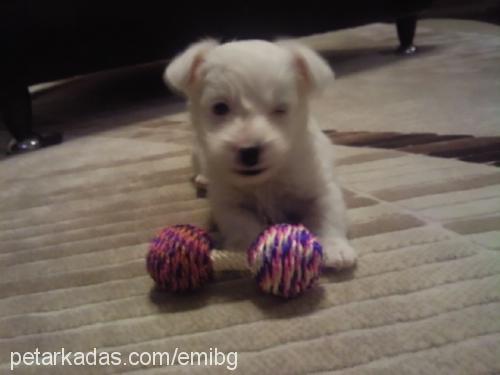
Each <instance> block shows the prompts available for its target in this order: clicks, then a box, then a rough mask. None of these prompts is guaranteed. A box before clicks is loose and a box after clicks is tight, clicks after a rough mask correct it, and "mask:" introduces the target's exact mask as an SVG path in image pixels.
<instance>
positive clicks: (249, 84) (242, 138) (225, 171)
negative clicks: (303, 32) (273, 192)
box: [165, 40, 333, 185]
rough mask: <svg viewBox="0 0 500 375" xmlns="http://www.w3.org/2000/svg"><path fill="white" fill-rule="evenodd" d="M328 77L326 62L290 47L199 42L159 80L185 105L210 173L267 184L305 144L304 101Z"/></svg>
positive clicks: (288, 44)
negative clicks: (186, 101) (184, 100)
mask: <svg viewBox="0 0 500 375" xmlns="http://www.w3.org/2000/svg"><path fill="white" fill-rule="evenodd" d="M332 79H333V73H332V71H331V69H330V67H329V66H328V65H327V63H326V62H325V61H324V60H322V59H321V58H320V57H319V56H318V55H317V54H316V53H315V52H313V51H312V50H311V49H309V48H307V47H305V46H302V45H300V44H297V43H293V42H279V43H270V42H265V41H258V40H251V41H238V42H231V43H226V44H222V45H220V44H218V43H217V42H216V41H214V40H204V41H201V42H199V43H196V44H194V45H192V46H191V47H189V48H188V49H187V50H186V51H185V52H184V53H182V54H181V55H179V56H178V57H176V58H175V59H174V60H173V61H172V63H171V64H170V65H169V66H168V67H167V69H166V71H165V80H166V81H167V83H168V84H169V85H170V86H171V87H173V88H174V89H175V90H177V91H180V92H181V93H183V94H184V95H185V96H187V98H188V99H189V108H190V114H191V120H192V122H193V125H194V127H195V130H196V133H197V136H198V139H199V141H200V144H201V146H202V147H203V148H204V154H205V157H206V158H207V165H208V167H209V168H210V169H211V171H212V173H216V174H217V176H218V177H220V176H223V177H224V178H226V179H228V180H229V181H231V182H233V183H235V184H240V185H241V184H251V183H259V182H262V181H265V180H266V179H267V178H269V177H270V176H272V175H273V173H275V172H276V171H277V170H279V169H280V167H281V166H282V165H283V164H284V163H286V161H287V160H289V157H290V153H291V152H293V149H294V146H296V145H297V144H298V142H301V141H302V140H303V139H304V138H303V135H304V132H305V131H306V127H307V123H308V101H309V97H310V96H311V95H312V94H313V93H315V92H317V91H319V90H320V89H321V88H323V87H324V86H325V85H326V84H327V83H328V82H329V81H330V80H332Z"/></svg>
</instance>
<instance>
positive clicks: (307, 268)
mask: <svg viewBox="0 0 500 375" xmlns="http://www.w3.org/2000/svg"><path fill="white" fill-rule="evenodd" d="M247 255H248V265H249V267H250V270H251V271H252V273H253V275H254V276H255V279H256V281H257V283H258V286H259V288H260V289H261V290H262V291H264V292H266V293H271V294H274V295H278V296H282V297H285V298H289V297H295V296H297V295H299V294H301V293H302V292H304V291H305V290H307V289H309V288H310V287H311V286H312V285H313V284H314V283H315V282H316V281H317V280H318V278H319V275H320V272H321V265H322V261H323V250H322V247H321V244H320V243H319V242H318V240H317V239H316V238H315V237H314V235H313V234H312V233H311V232H310V231H309V230H308V229H307V228H306V227H304V226H303V225H291V224H277V225H273V226H272V227H270V228H268V229H266V230H265V231H264V232H263V233H262V234H261V235H260V236H259V237H258V238H257V240H256V241H255V242H254V243H253V245H252V246H251V247H250V249H249V250H248V254H247Z"/></svg>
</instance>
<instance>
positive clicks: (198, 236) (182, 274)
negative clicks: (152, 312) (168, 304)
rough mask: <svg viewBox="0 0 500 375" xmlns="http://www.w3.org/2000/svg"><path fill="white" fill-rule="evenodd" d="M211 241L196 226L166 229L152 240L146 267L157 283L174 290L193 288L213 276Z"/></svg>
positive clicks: (204, 232)
mask: <svg viewBox="0 0 500 375" xmlns="http://www.w3.org/2000/svg"><path fill="white" fill-rule="evenodd" d="M211 249H212V240H211V239H210V236H209V235H208V233H207V232H206V231H204V230H203V229H201V228H198V227H195V226H193V225H187V224H182V225H174V226H171V227H167V228H165V229H163V230H162V231H161V232H160V233H158V235H157V236H156V237H155V238H154V239H153V241H151V244H150V247H149V252H148V254H147V257H146V268H147V270H148V273H149V274H150V275H151V277H152V278H153V280H154V281H155V282H156V284H157V285H158V286H159V287H160V288H161V289H164V290H168V291H172V292H185V291H192V290H195V289H198V288H200V287H201V286H202V285H203V284H205V283H206V282H207V281H209V280H211V279H212V277H213V267H212V260H211V259H210V251H211Z"/></svg>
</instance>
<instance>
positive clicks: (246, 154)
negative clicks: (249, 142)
mask: <svg viewBox="0 0 500 375" xmlns="http://www.w3.org/2000/svg"><path fill="white" fill-rule="evenodd" d="M260 154H261V147H260V146H254V147H245V148H240V149H239V151H238V161H239V163H240V164H241V165H242V166H243V167H247V168H251V167H255V166H256V165H257V164H259V159H260Z"/></svg>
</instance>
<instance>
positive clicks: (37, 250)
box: [0, 118, 500, 374]
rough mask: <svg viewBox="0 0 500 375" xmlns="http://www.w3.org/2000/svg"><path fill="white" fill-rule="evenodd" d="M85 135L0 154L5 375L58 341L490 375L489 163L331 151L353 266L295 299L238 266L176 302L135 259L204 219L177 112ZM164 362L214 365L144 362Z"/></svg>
mask: <svg viewBox="0 0 500 375" xmlns="http://www.w3.org/2000/svg"><path fill="white" fill-rule="evenodd" d="M101 130H102V129H101ZM79 131H80V138H78V141H76V140H75V141H69V142H67V143H65V144H63V145H61V146H60V147H54V148H51V149H46V150H42V151H40V152H38V153H37V154H36V155H35V154H32V155H24V156H20V157H16V158H9V159H6V160H4V161H3V162H2V166H1V168H2V173H1V177H0V178H1V184H2V190H1V191H0V210H1V212H2V217H1V219H0V241H1V242H0V243H1V255H0V264H1V267H2V268H1V270H0V272H1V275H2V276H1V283H0V294H1V300H0V314H1V318H0V332H1V336H2V338H1V340H0V361H1V367H0V369H1V370H0V371H1V372H4V370H7V369H8V366H9V356H10V352H11V351H18V352H25V351H33V350H35V348H39V350H40V351H57V350H60V349H61V348H62V347H64V348H65V349H66V350H70V351H89V350H92V348H94V347H97V348H98V350H101V351H108V352H112V351H120V352H121V353H122V355H126V354H127V353H129V352H131V351H140V352H142V351H149V352H153V351H168V352H173V351H174V350H175V348H176V347H179V348H180V350H186V351H203V350H209V348H215V347H217V348H218V349H219V350H222V351H227V352H229V351H237V352H238V353H239V355H238V371H239V372H240V373H244V374H248V373H259V374H263V373H276V374H303V373H306V372H320V373H321V372H329V371H333V372H335V371H339V372H343V373H352V374H359V373H384V374H401V373H429V374H436V373H453V374H481V373H494V372H498V371H500V349H499V346H500V253H499V250H500V231H499V230H498V228H500V170H499V169H498V168H494V167H490V166H483V165H478V164H468V163H464V162H460V161H455V160H447V159H434V158H430V157H427V156H421V155H410V154H404V153H400V152H396V151H387V150H385V151H384V150H374V149H367V148H349V147H343V146H338V164H339V167H338V171H339V174H340V176H341V180H342V182H343V183H344V185H345V187H346V189H347V191H348V193H347V198H348V202H349V217H350V220H351V222H352V226H351V237H352V238H353V243H354V245H355V247H356V248H357V249H358V251H359V253H360V259H359V266H358V268H357V269H356V270H355V271H354V272H352V273H344V274H335V273H329V274H325V275H324V276H323V277H322V278H321V282H320V285H319V287H318V288H316V289H315V290H313V291H311V292H310V293H308V294H306V295H304V296H303V297H301V298H298V299H295V300H292V301H289V302H282V301H279V300H276V299H273V298H271V297H268V296H263V295H261V294H259V293H258V292H257V291H256V290H255V287H254V284H253V282H252V281H251V280H249V279H247V278H238V277H236V278H233V279H227V280H224V282H218V283H215V284H212V285H210V286H209V287H207V288H206V289H205V290H204V291H202V292H201V293H199V294H197V295H194V296H189V297H186V296H184V297H176V296H172V295H168V294H167V295H165V294H161V293H157V292H155V291H154V290H153V283H152V281H151V280H150V278H149V277H148V276H147V275H146V273H145V265H144V255H145V252H146V248H147V243H148V240H149V239H150V238H151V237H152V235H153V234H154V233H155V232H156V231H157V230H158V229H159V228H161V227H163V226H166V225H169V224H174V223H192V224H198V225H204V224H206V223H207V220H208V214H209V211H208V208H207V204H206V201H205V200H203V199H197V198H196V196H195V191H194V189H193V188H192V186H191V185H190V183H189V181H188V180H189V176H190V164H189V159H190V157H189V146H188V142H189V139H190V136H191V134H190V131H189V127H188V125H187V124H185V123H178V122H172V121H168V120H166V119H163V118H158V119H156V120H150V121H145V122H138V123H135V124H133V125H130V126H124V127H121V128H117V129H110V130H108V131H104V130H102V131H101V132H99V133H92V132H91V129H83V128H82V129H80V130H79ZM86 133H88V135H85V134H86ZM27 172H30V175H29V177H28V174H27ZM139 370H140V368H137V367H130V366H129V367H120V366H118V367H109V368H98V367H71V368H68V367H65V368H62V367H60V368H57V369H54V368H51V367H46V368H42V367H23V368H22V370H21V373H33V374H35V373H36V374H39V373H50V374H53V373H64V374H68V373H82V374H83V373H84V374H91V373H96V374H98V373H104V372H106V373H113V372H127V371H131V373H134V371H139ZM143 370H145V369H143ZM167 370H168V371H171V372H172V373H204V374H205V373H220V372H221V371H222V369H221V368H217V367H210V368H208V369H207V368H201V367H181V366H176V367H169V368H160V369H158V368H157V369H154V368H153V369H148V371H147V372H146V373H164V372H167Z"/></svg>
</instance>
